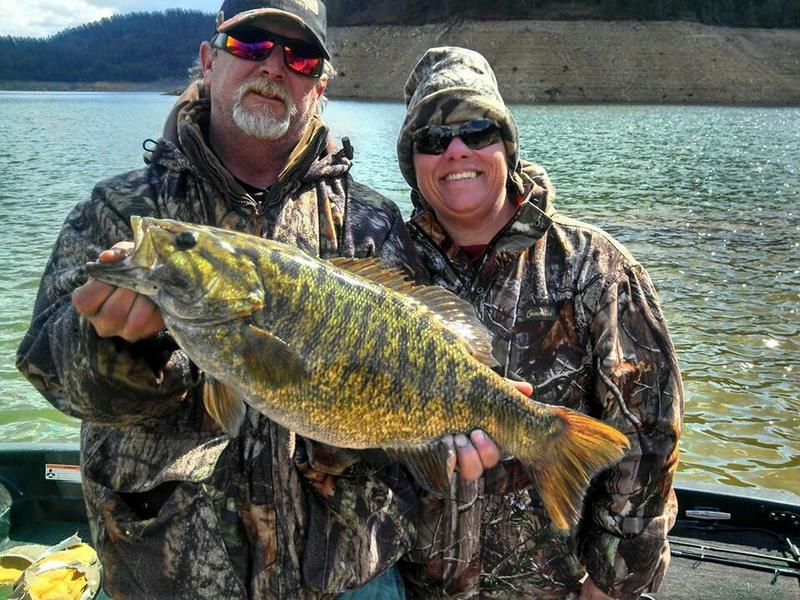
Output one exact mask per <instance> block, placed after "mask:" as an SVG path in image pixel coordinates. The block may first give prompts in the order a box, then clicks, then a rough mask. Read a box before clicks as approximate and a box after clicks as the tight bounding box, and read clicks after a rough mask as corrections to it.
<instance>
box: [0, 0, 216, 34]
mask: <svg viewBox="0 0 800 600" xmlns="http://www.w3.org/2000/svg"><path fill="white" fill-rule="evenodd" d="M221 5H222V0H191V1H190V0H2V6H3V10H2V14H3V17H2V20H0V37H2V36H6V35H10V36H14V37H36V38H41V37H47V36H49V35H53V34H56V33H58V32H59V31H62V30H64V29H67V28H68V27H76V26H78V25H83V24H84V23H92V22H94V21H99V20H100V19H103V18H105V17H110V16H111V15H124V14H127V13H132V12H155V11H163V10H167V9H168V8H183V9H187V10H189V9H191V10H200V11H202V12H207V13H216V12H217V11H218V10H219V7H220V6H221Z"/></svg>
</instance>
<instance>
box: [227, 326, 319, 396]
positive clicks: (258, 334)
mask: <svg viewBox="0 0 800 600" xmlns="http://www.w3.org/2000/svg"><path fill="white" fill-rule="evenodd" d="M242 348H243V349H242V352H241V357H242V360H243V361H244V362H245V364H246V366H247V369H248V372H249V373H251V374H252V376H253V378H254V379H255V380H256V381H257V382H258V384H259V385H260V386H265V387H266V388H270V389H277V388H281V387H284V386H286V385H297V384H299V383H300V382H302V381H303V380H304V379H306V378H307V377H308V369H307V367H306V363H305V361H304V360H303V358H302V357H301V356H300V355H299V354H298V353H297V352H296V351H295V350H294V348H292V347H291V346H289V345H288V344H287V343H286V342H284V341H283V340H282V339H280V338H279V337H277V336H275V335H273V334H272V333H270V332H269V331H265V330H264V329H261V328H260V327H257V326H256V325H253V324H248V325H247V327H245V328H244V343H243V344H242Z"/></svg>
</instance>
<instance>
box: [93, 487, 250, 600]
mask: <svg viewBox="0 0 800 600" xmlns="http://www.w3.org/2000/svg"><path fill="white" fill-rule="evenodd" d="M84 491H85V494H86V498H87V508H88V512H89V519H90V524H91V526H92V535H93V537H94V541H95V546H96V549H97V553H98V555H99V556H100V560H101V562H102V564H103V569H104V588H105V590H106V592H107V593H109V594H110V595H111V596H113V597H115V598H116V597H119V598H131V599H138V598H142V599H145V598H147V599H151V598H152V599H158V600H169V599H172V598H175V599H176V600H177V599H180V600H184V599H186V598H222V599H231V600H233V599H239V598H246V597H247V594H246V593H245V591H244V588H243V585H242V583H241V581H240V579H239V577H238V576H237V573H236V572H235V570H234V568H233V565H232V564H231V561H230V558H229V554H228V550H227V548H226V546H225V543H224V541H223V536H222V535H221V532H220V527H219V523H218V519H217V516H216V513H215V510H214V505H213V502H212V501H211V498H210V497H209V495H208V494H207V493H206V490H205V486H204V485H203V484H198V483H192V482H173V483H171V484H170V485H168V486H166V487H163V488H161V489H160V490H159V491H158V493H160V494H161V495H162V497H160V498H159V500H160V501H161V503H160V506H158V507H156V506H153V505H150V504H149V503H148V501H147V500H143V499H142V498H134V496H137V494H128V493H125V494H120V493H118V492H115V491H113V490H112V489H110V488H108V487H105V486H103V485H100V484H98V483H97V482H95V481H92V480H91V479H89V478H85V479H84ZM145 498H147V499H150V500H151V501H152V498H153V497H152V496H150V495H145ZM126 500H127V501H126ZM140 501H141V502H140ZM142 503H144V506H143V505H142Z"/></svg>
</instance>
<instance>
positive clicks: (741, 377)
mask: <svg viewBox="0 0 800 600" xmlns="http://www.w3.org/2000/svg"><path fill="white" fill-rule="evenodd" d="M171 103H172V99H170V98H165V97H161V96H158V95H155V94H80V93H71V94H23V93H0V115H2V118H0V136H2V139H4V140H14V143H13V144H9V143H6V144H4V146H3V147H2V148H0V165H2V167H3V172H4V175H5V176H4V177H3V178H2V179H0V222H2V223H3V226H4V227H5V229H6V236H4V237H5V240H6V242H5V243H4V245H2V246H0V315H2V317H0V319H2V320H0V381H2V388H3V396H2V398H1V399H0V404H1V405H2V407H3V410H2V412H0V437H1V438H2V439H3V440H4V441H37V440H44V439H47V440H58V441H65V440H76V439H77V435H78V428H77V423H76V422H75V421H74V420H72V419H69V418H68V417H65V416H63V415H61V414H60V413H58V412H57V411H55V410H53V409H51V408H49V406H48V405H47V403H46V402H45V401H44V400H42V399H41V398H40V397H39V396H38V394H37V393H36V392H35V391H34V390H33V388H31V387H30V386H29V385H28V384H27V383H26V382H25V381H23V380H22V378H21V377H20V376H19V375H18V374H17V372H16V369H15V368H14V364H13V363H14V358H13V355H14V351H15V349H16V346H17V345H18V343H19V339H20V338H21V336H22V335H23V334H24V331H25V329H26V328H27V325H28V321H29V319H30V309H31V307H32V303H33V297H34V294H35V291H36V285H37V282H38V278H39V276H40V273H41V270H42V268H43V266H44V264H45V261H46V259H47V256H48V253H49V249H50V246H51V245H52V242H53V240H54V238H55V236H56V234H57V229H58V227H59V226H60V224H61V222H62V221H63V218H64V216H65V215H66V212H67V211H68V210H69V208H70V207H71V206H72V205H73V204H74V203H75V202H77V201H79V200H81V199H83V198H84V197H86V196H87V195H88V193H89V191H90V189H91V185H92V184H93V183H94V182H95V181H96V180H98V179H100V178H102V177H105V176H109V175H112V174H114V173H117V172H121V171H123V170H126V169H129V168H135V167H138V166H139V165H140V164H141V162H140V155H141V150H140V148H141V146H140V143H141V141H142V140H144V139H145V138H146V137H155V136H156V135H157V134H158V132H160V130H161V126H162V122H163V119H164V116H165V115H166V113H167V111H168V108H169V106H170V105H171ZM513 112H514V114H515V115H516V117H517V120H518V122H519V126H520V131H521V154H522V156H523V157H526V158H529V159H532V160H535V161H536V162H539V163H540V164H542V165H543V166H544V167H546V168H547V170H548V171H549V173H550V175H551V178H552V179H553V181H554V183H555V185H556V187H557V188H558V199H557V206H558V208H559V209H560V210H561V211H563V212H565V213H567V214H569V215H570V216H573V217H577V218H581V219H583V220H586V221H589V222H591V223H593V224H596V225H599V226H601V227H603V228H604V229H606V230H607V231H609V232H610V233H612V234H613V235H614V236H615V237H617V238H618V239H619V240H620V241H621V242H623V243H624V244H625V245H626V246H627V247H628V249H629V250H630V251H631V252H632V253H633V254H634V256H635V257H637V258H638V259H639V260H640V261H641V262H642V263H643V264H644V265H645V266H646V267H647V270H648V272H649V274H650V276H651V278H652V279H653V280H654V282H655V284H656V287H657V288H658V290H659V294H660V298H661V301H662V304H663V307H664V312H665V314H666V317H667V320H668V322H669V324H670V329H671V332H672V335H673V339H674V341H675V344H676V346H677V349H678V354H679V359H680V362H681V367H682V370H683V375H684V383H685V387H686V397H687V404H686V419H685V433H684V437H683V443H682V450H683V453H682V464H681V470H680V473H681V475H682V477H684V478H688V479H691V480H693V481H698V482H717V483H723V484H727V485H731V486H737V487H741V486H744V487H756V486H761V487H765V488H771V489H783V490H789V491H792V492H794V493H796V494H800V399H799V398H800V394H798V388H800V385H799V384H800V376H798V369H800V363H799V362H798V360H797V358H796V357H797V356H800V317H799V316H798V311H799V310H800V260H798V258H800V253H799V252H798V250H799V249H800V218H798V214H800V178H798V166H799V165H800V110H798V109H792V108H788V109H787V108H774V109H773V108H727V107H702V106H695V107H682V106H621V105H614V106H608V105H602V106H550V105H546V106H515V107H513ZM325 118H326V120H327V121H328V122H329V124H331V126H332V129H333V130H334V132H335V133H336V134H337V137H342V136H349V137H350V138H351V140H352V141H353V145H354V146H355V151H356V167H355V168H354V173H355V176H356V178H357V179H359V180H361V181H363V182H364V183H367V184H369V185H372V186H373V187H375V188H376V189H378V190H380V191H382V192H384V193H385V194H386V195H387V196H389V197H390V198H392V199H393V200H394V201H395V202H397V203H398V204H399V205H400V206H401V207H402V208H403V210H404V211H405V212H406V214H407V213H408V210H409V208H410V207H409V204H408V202H407V193H406V187H407V186H406V184H405V181H404V180H403V179H402V177H401V175H400V173H399V171H398V170H397V168H396V167H395V166H394V165H395V154H394V152H395V140H396V132H397V131H398V129H399V127H400V124H401V122H402V119H403V107H402V106H401V105H400V104H396V103H356V102H344V101H333V102H331V104H330V105H329V107H328V108H327V110H326V112H325ZM55 123H57V124H58V126H57V127H56V126H55V125H54V124H55Z"/></svg>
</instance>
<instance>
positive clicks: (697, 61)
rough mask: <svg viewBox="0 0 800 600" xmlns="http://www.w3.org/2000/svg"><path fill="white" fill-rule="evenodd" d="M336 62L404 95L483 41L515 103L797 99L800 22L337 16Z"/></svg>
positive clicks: (61, 86) (363, 87)
mask: <svg viewBox="0 0 800 600" xmlns="http://www.w3.org/2000/svg"><path fill="white" fill-rule="evenodd" d="M328 44H329V47H330V50H331V54H332V55H333V63H334V65H335V66H336V69H337V71H338V73H339V74H338V76H337V77H336V78H334V79H333V80H332V81H331V83H330V85H329V87H328V96H329V97H331V98H340V99H363V100H388V101H395V102H401V101H402V100H403V95H402V94H403V85H404V83H405V80H406V77H407V76H408V74H409V73H410V72H411V69H412V68H413V67H414V65H415V64H416V61H417V60H418V59H419V57H420V56H422V54H423V53H424V51H425V50H426V49H427V48H430V47H432V46H442V45H456V46H464V47H467V48H472V49H474V50H477V51H479V52H481V53H482V54H483V55H484V56H486V58H487V59H488V60H489V62H490V63H491V64H492V67H493V68H494V70H495V73H496V74H497V79H498V83H499V85H500V91H501V92H502V94H503V97H504V98H505V100H506V102H510V103H534V102H535V103H545V102H554V103H579V102H586V103H595V102H610V103H613V102H631V103H677V104H744V105H762V106H800V29H742V28H731V27H711V26H708V25H700V24H697V23H687V22H673V21H670V22H649V23H641V22H631V21H616V22H608V21H454V22H450V23H439V24H430V25H422V26H409V27H400V26H380V27H378V26H372V27H364V26H362V27H333V28H330V29H329V31H328ZM183 85H184V83H182V82H180V81H177V82H176V81H169V82H166V81H162V82H154V83H148V84H124V83H107V82H98V83H95V84H66V83H58V82H0V89H4V90H71V91H72V90H75V91H151V92H152V91H160V92H164V93H179V92H180V90H181V89H182V87H183Z"/></svg>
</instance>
